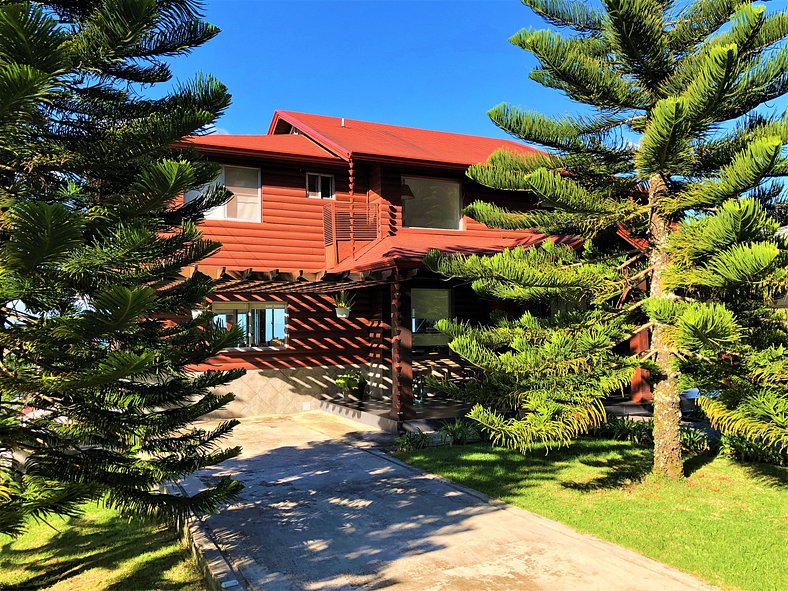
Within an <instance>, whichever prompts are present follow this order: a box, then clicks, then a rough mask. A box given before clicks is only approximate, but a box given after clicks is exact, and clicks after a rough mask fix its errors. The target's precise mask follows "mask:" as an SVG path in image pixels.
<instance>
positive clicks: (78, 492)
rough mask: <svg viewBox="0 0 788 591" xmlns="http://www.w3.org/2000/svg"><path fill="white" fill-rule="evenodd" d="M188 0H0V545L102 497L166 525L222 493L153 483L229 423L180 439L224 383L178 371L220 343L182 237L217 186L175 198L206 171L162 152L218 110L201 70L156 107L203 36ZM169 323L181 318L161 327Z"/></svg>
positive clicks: (220, 487) (222, 104)
mask: <svg viewBox="0 0 788 591" xmlns="http://www.w3.org/2000/svg"><path fill="white" fill-rule="evenodd" d="M200 8H201V7H200V4H199V2H195V1H193V0H102V1H98V0H69V1H57V0H53V1H50V2H3V3H2V4H0V533H10V534H15V533H18V532H20V531H21V530H22V529H23V528H24V524H25V522H26V519H27V518H28V517H33V518H45V517H46V515H48V514H60V515H73V514H74V513H76V512H78V510H79V506H80V505H81V504H82V503H83V502H84V501H86V500H91V499H100V500H103V501H104V502H105V503H107V504H109V505H111V506H114V507H116V508H119V509H121V510H122V511H124V512H125V513H127V514H129V515H144V516H154V517H159V518H167V519H176V518H178V517H181V516H184V515H185V514H187V513H188V512H189V511H194V512H196V513H206V512H210V511H214V510H216V508H217V507H218V506H220V505H221V504H223V503H225V502H226V501H228V500H230V499H232V498H233V497H234V496H235V495H236V494H237V493H238V491H239V489H240V484H239V483H237V482H234V481H232V480H230V479H229V478H225V479H222V480H221V481H220V482H219V483H218V484H216V485H215V486H212V487H208V488H206V489H204V490H202V491H201V492H199V493H197V494H195V495H193V496H191V497H188V496H180V495H177V494H170V493H167V492H163V490H162V488H161V487H162V485H163V484H166V483H167V482H172V481H176V480H178V479H179V478H181V477H182V476H184V475H187V474H189V473H191V472H193V471H195V470H198V469H201V468H203V467H206V466H211V465H214V464H216V463H218V462H221V461H223V460H226V459H228V458H231V457H234V456H236V455H237V454H238V453H239V449H238V448H236V447H229V448H222V447H221V441H222V439H224V438H225V437H227V436H228V434H229V433H230V431H231V429H232V427H233V426H234V422H233V421H228V422H224V423H222V424H220V425H218V426H217V427H215V428H213V429H202V428H196V427H192V426H190V425H191V424H192V423H193V422H194V421H195V420H196V419H199V418H200V417H202V416H203V415H205V414H206V413H209V412H211V411H213V410H216V409H218V408H220V407H222V406H223V405H224V404H226V403H227V402H228V401H230V400H231V399H232V395H222V396H219V395H216V394H214V393H212V389H213V388H214V387H215V386H220V385H222V384H225V383H227V382H229V381H230V380H232V379H234V378H237V377H239V375H240V373H239V372H237V371H228V372H221V371H215V372H207V373H204V374H195V373H191V372H190V371H188V369H189V367H191V366H194V365H195V364H198V363H200V362H202V361H204V360H205V359H207V358H208V357H210V356H212V355H214V354H215V353H216V352H217V351H219V350H221V349H222V348H225V347H227V346H232V345H234V344H235V343H237V342H238V339H239V335H238V334H236V332H234V331H227V330H223V329H221V328H219V327H218V326H215V325H214V323H213V320H212V318H211V315H210V314H209V313H203V314H200V315H198V316H197V317H196V318H193V317H192V314H191V311H192V310H194V309H198V308H199V305H200V303H201V302H203V301H204V299H205V297H206V296H207V295H208V294H209V293H210V292H211V289H212V286H211V282H210V280H209V279H208V278H207V277H205V276H203V275H201V274H199V273H195V274H194V275H193V276H192V277H191V278H190V279H189V280H186V281H180V280H178V278H179V277H180V275H179V271H180V269H182V268H183V267H186V266H188V265H193V264H194V263H196V262H198V261H200V260H201V259H203V258H205V257H206V256H208V255H210V254H212V253H213V252H215V251H216V250H217V248H218V247H219V244H217V243H214V242H210V241H207V240H204V239H203V238H202V237H201V235H200V232H199V231H198V230H197V229H196V224H197V222H199V221H200V220H201V219H202V216H203V214H204V212H206V211H207V210H208V209H209V208H211V207H214V206H216V205H218V204H221V203H223V202H224V201H225V200H226V199H227V197H228V195H229V194H228V193H227V191H225V190H224V189H223V188H217V189H215V190H214V191H212V192H210V193H209V194H208V195H207V196H205V197H203V198H201V199H198V200H196V201H193V202H191V203H189V204H188V205H185V206H184V205H182V204H181V200H180V198H179V197H180V195H181V194H183V193H184V192H185V191H188V190H190V189H192V188H195V187H198V186H201V185H203V184H205V183H207V182H208V181H210V180H212V179H213V178H215V175H216V173H217V171H216V170H215V168H214V166H213V165H210V164H207V163H205V162H202V161H199V160H197V159H195V158H193V157H191V156H189V155H188V154H181V155H178V154H175V153H174V152H172V146H173V144H174V143H175V142H177V141H178V140H180V139H182V138H183V137H185V136H187V135H191V134H195V133H200V132H201V130H203V129H205V128H206V126H209V125H210V124H212V123H213V122H214V121H215V120H216V118H217V117H218V116H219V115H220V114H221V112H222V111H223V110H224V109H225V108H226V107H227V106H228V104H229V95H228V93H227V90H226V88H225V87H224V86H223V85H222V84H220V83H219V82H217V81H216V80H214V79H212V78H210V77H207V76H203V77H198V78H197V79H196V80H194V81H192V82H190V83H187V84H184V85H180V86H175V87H172V86H170V90H169V91H168V92H165V93H164V94H163V96H162V97H161V98H158V99H149V98H145V94H144V93H143V92H142V89H143V88H146V87H149V86H151V85H157V84H164V83H167V82H168V81H170V78H171V72H170V68H169V65H168V64H169V60H170V58H173V57H176V56H183V55H186V54H188V53H189V52H190V51H191V50H192V49H193V48H195V47H197V46H199V45H201V44H203V43H205V42H206V41H208V40H210V39H211V38H212V37H214V36H215V35H216V34H217V32H218V29H216V27H214V26H213V25H210V24H208V23H206V22H204V21H203V20H202V19H201V17H200ZM169 319H185V320H182V321H178V322H172V321H169Z"/></svg>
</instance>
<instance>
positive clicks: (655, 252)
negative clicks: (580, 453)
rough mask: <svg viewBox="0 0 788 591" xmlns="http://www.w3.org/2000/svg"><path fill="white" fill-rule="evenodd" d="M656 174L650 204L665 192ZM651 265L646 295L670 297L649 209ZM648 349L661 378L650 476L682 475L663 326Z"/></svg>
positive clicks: (673, 380)
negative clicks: (658, 367)
mask: <svg viewBox="0 0 788 591" xmlns="http://www.w3.org/2000/svg"><path fill="white" fill-rule="evenodd" d="M666 189H667V188H666V187H665V182H664V181H663V179H662V177H661V176H660V175H654V176H653V177H651V179H650V180H649V202H650V203H651V204H652V205H654V204H655V203H656V202H657V200H658V199H659V197H660V196H661V195H662V194H664V192H665V191H666ZM650 229H651V237H652V241H653V242H652V251H651V257H650V258H651V260H650V262H651V265H652V268H653V271H652V274H651V282H650V289H649V294H650V295H651V297H671V296H672V295H673V294H672V293H670V292H667V291H664V290H663V289H662V273H663V271H664V270H665V269H666V268H667V267H668V265H669V264H670V257H669V255H668V254H667V253H666V252H665V246H666V243H667V239H668V237H669V236H670V224H669V221H668V220H667V219H665V218H664V217H662V216H661V215H659V214H658V213H656V211H654V210H652V216H651V228H650ZM651 349H652V351H654V352H655V353H656V362H657V363H658V364H659V366H660V367H661V368H662V372H663V377H662V378H660V380H659V382H658V383H657V384H656V385H655V387H654V394H653V402H654V473H655V474H657V475H658V476H664V477H667V478H680V477H681V476H682V475H683V464H682V461H681V432H680V428H679V425H680V421H681V408H680V398H679V387H678V372H677V371H676V370H675V369H674V368H673V353H672V352H671V350H670V347H669V343H668V341H667V335H666V333H665V327H664V326H662V325H660V324H657V325H656V326H655V327H654V329H653V331H652V333H651Z"/></svg>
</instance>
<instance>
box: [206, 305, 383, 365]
mask: <svg viewBox="0 0 788 591" xmlns="http://www.w3.org/2000/svg"><path fill="white" fill-rule="evenodd" d="M371 296H373V297H374V292H373V290H356V301H355V304H354V306H353V309H352V311H351V314H350V318H337V316H336V310H335V308H334V302H333V300H332V299H331V296H330V295H327V294H277V295H275V294H243V295H239V294H221V293H219V294H214V295H213V296H211V297H210V298H209V301H211V302H284V303H285V304H286V305H287V310H286V335H287V346H286V347H285V348H276V349H259V350H244V349H237V350H232V349H231V350H228V351H226V352H223V353H220V354H219V355H217V356H216V357H213V358H212V359H210V360H209V361H208V362H207V363H205V364H203V365H200V366H199V367H197V368H196V369H197V370H198V371H205V370H208V369H233V368H241V369H247V370H254V369H281V368H298V367H320V366H332V365H366V364H368V363H369V360H370V349H371V344H370V325H371V318H373V317H375V318H377V320H376V321H377V322H379V321H380V320H379V318H380V317H379V312H377V311H375V312H373V311H372V310H371V309H370V297H371ZM384 359H385V357H384Z"/></svg>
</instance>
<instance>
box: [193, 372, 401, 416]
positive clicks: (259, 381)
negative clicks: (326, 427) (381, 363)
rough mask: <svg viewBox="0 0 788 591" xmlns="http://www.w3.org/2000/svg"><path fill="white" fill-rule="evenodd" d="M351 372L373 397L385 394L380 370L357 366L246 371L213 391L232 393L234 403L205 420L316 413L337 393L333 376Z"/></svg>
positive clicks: (384, 384) (338, 390)
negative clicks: (364, 380)
mask: <svg viewBox="0 0 788 591" xmlns="http://www.w3.org/2000/svg"><path fill="white" fill-rule="evenodd" d="M352 369H358V370H361V371H363V372H364V374H365V375H367V378H368V381H369V382H370V386H371V388H372V389H374V390H375V394H374V395H376V396H378V395H379V393H381V392H383V391H384V390H385V388H386V382H387V379H388V378H387V376H386V374H385V371H384V369H383V368H381V367H377V368H372V371H371V372H370V368H368V367H366V366H361V365H331V366H323V367H299V368H287V369H258V370H249V371H247V372H246V375H244V376H243V377H242V378H239V379H237V380H234V381H232V382H230V383H229V384H226V385H224V386H220V387H218V388H216V389H215V392H216V393H217V394H225V393H227V392H232V393H233V394H235V400H234V401H232V402H231V403H230V404H228V405H227V406H225V407H224V408H222V409H220V410H217V411H215V412H213V413H211V414H210V415H208V417H209V418H240V417H253V416H258V415H272V414H292V413H297V412H303V411H307V410H317V409H319V408H320V401H321V399H325V398H330V397H333V396H335V395H337V394H338V393H339V392H340V388H338V387H337V385H336V383H335V380H336V378H337V376H339V375H340V374H343V373H345V372H347V371H349V370H352ZM373 380H374V382H373ZM388 383H389V384H390V380H388ZM388 392H390V386H389V390H388Z"/></svg>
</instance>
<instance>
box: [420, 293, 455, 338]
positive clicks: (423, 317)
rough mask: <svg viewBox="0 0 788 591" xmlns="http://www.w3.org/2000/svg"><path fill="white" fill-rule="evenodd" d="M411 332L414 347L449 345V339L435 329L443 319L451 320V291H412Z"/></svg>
mask: <svg viewBox="0 0 788 591" xmlns="http://www.w3.org/2000/svg"><path fill="white" fill-rule="evenodd" d="M410 303H411V330H412V331H413V346H414V347H440V346H446V345H448V344H449V338H448V337H447V336H446V335H445V334H443V333H442V332H440V331H439V330H438V329H436V328H435V323H436V322H437V321H438V320H441V319H442V318H451V316H452V314H451V290H450V289H423V288H413V289H411V290H410Z"/></svg>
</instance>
